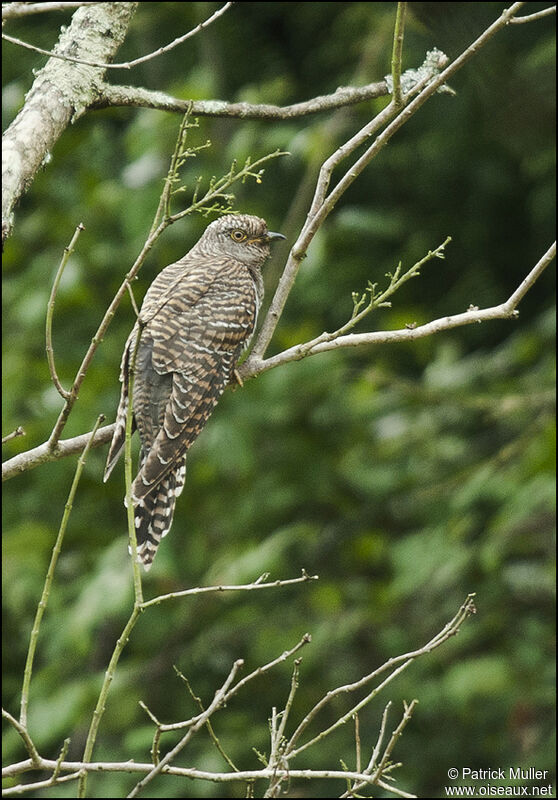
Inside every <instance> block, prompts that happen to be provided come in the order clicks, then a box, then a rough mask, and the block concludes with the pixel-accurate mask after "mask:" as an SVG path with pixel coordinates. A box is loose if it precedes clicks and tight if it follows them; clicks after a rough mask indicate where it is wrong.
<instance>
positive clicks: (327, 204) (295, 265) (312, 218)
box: [240, 3, 524, 377]
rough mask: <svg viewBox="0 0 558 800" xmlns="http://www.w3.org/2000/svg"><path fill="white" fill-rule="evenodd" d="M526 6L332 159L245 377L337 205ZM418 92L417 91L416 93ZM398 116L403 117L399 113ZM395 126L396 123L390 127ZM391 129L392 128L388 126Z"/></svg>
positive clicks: (324, 170) (510, 10)
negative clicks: (337, 172)
mask: <svg viewBox="0 0 558 800" xmlns="http://www.w3.org/2000/svg"><path fill="white" fill-rule="evenodd" d="M523 5H524V3H514V4H513V5H512V6H510V8H508V9H506V10H505V11H504V12H503V13H502V14H501V15H500V17H499V18H498V19H497V20H496V21H495V22H493V23H492V25H490V26H489V27H488V28H487V29H486V30H485V31H484V32H483V33H482V34H481V35H480V36H479V37H478V38H477V39H476V40H475V41H474V42H473V43H472V44H471V45H469V47H467V48H466V49H465V50H464V51H463V53H462V54H461V55H460V56H459V57H458V58H456V59H455V61H453V62H452V63H451V64H450V65H449V66H447V67H446V68H445V69H443V71H442V72H440V73H439V74H438V75H437V76H436V77H432V75H433V74H435V72H434V71H433V72H432V73H431V75H430V78H431V79H429V78H428V76H425V80H424V81H423V83H424V84H426V85H424V88H422V89H421V91H420V92H419V93H418V95H417V96H416V97H415V98H414V99H412V100H411V97H412V95H413V94H414V91H411V92H408V93H407V94H406V95H404V96H403V104H404V107H403V109H402V110H401V111H399V109H398V107H397V106H396V104H395V102H394V101H393V99H392V102H391V103H390V104H389V105H388V106H387V107H386V108H385V109H383V111H381V112H380V113H379V114H378V115H377V116H376V117H375V118H374V119H373V120H372V121H371V122H369V123H368V124H367V125H365V126H364V127H363V128H362V129H361V130H360V131H359V132H358V133H357V134H355V136H353V137H352V138H351V139H350V140H349V141H347V142H345V144H344V145H342V146H341V147H340V148H338V149H337V150H336V151H335V153H333V154H332V156H330V158H329V159H327V160H326V161H325V162H324V164H323V165H322V169H321V170H320V175H319V177H318V182H317V184H316V191H315V194H314V199H313V201H312V204H311V207H310V210H309V212H308V215H307V218H306V222H305V224H304V226H303V228H302V230H301V231H300V234H299V236H298V238H297V240H296V242H295V244H294V245H293V247H292V249H291V253H290V255H289V258H288V260H287V264H286V266H285V270H284V272H283V275H282V276H281V279H280V281H279V284H278V286H277V289H276V291H275V295H274V296H273V299H272V301H271V305H270V307H269V311H268V313H267V316H266V318H265V319H264V321H263V324H262V326H261V329H260V332H259V335H258V338H257V340H256V343H255V345H254V347H253V349H252V353H251V355H250V356H249V357H248V359H247V360H246V361H245V362H244V365H243V370H244V371H243V370H240V374H241V377H244V375H247V374H249V373H250V371H251V368H252V367H253V365H254V363H255V361H256V360H258V359H261V357H262V356H263V355H264V353H265V351H266V349H267V347H268V345H269V343H270V342H271V339H272V337H273V334H274V332H275V328H276V327H277V323H278V321H279V318H280V316H281V314H282V312H283V309H284V307H285V303H286V302H287V298H288V296H289V294H290V291H291V289H292V287H293V285H294V282H295V279H296V276H297V274H298V270H299V269H300V265H301V263H302V260H303V259H304V257H305V255H306V251H307V249H308V247H309V246H310V244H311V242H312V240H313V238H314V236H315V235H316V233H317V231H318V229H319V228H320V226H321V225H322V224H323V222H324V220H325V219H326V218H327V216H328V215H329V213H330V212H331V211H332V210H333V208H334V207H335V205H336V203H337V202H338V201H339V200H340V198H341V196H342V195H343V194H344V192H345V191H346V190H347V189H348V188H349V187H350V186H351V185H352V183H353V182H354V181H355V180H356V178H357V177H358V176H359V175H360V174H361V173H362V171H363V170H364V169H365V167H367V166H368V164H369V163H370V161H371V160H372V159H373V158H374V157H375V156H376V155H377V154H378V153H379V152H380V150H381V149H382V148H383V147H384V146H385V145H386V144H387V142H388V141H389V140H390V139H391V137H392V136H393V135H394V134H395V133H396V132H397V131H398V130H399V129H400V128H401V127H402V126H403V125H404V124H405V123H406V122H407V121H408V120H409V118H410V117H411V116H412V115H413V114H415V113H416V112H417V111H418V110H419V108H420V107H421V106H422V105H423V104H424V103H425V102H426V101H427V100H428V99H429V98H430V97H431V96H432V95H433V94H434V93H435V92H437V91H438V90H439V89H440V88H441V87H442V86H444V85H445V84H446V83H447V81H448V80H449V78H450V77H451V76H453V75H454V74H455V73H456V72H457V71H458V70H459V69H461V67H462V66H464V64H465V63H466V62H467V61H468V60H469V58H471V57H472V56H473V55H475V54H476V53H477V52H478V51H479V49H480V48H481V47H483V46H484V45H485V44H487V42H488V41H490V39H491V38H492V37H493V36H494V35H495V34H496V33H498V32H499V31H500V30H502V29H503V28H504V27H505V26H506V25H507V24H508V22H509V20H510V19H511V18H512V17H513V16H514V15H515V14H517V12H518V11H519V10H520V9H521V8H522V6H523ZM437 54H439V58H438V60H439V65H441V64H442V63H443V59H446V56H444V54H443V53H439V51H437ZM416 88H417V87H415V89H416ZM398 112H399V113H398ZM390 120H391V122H390ZM387 123H389V124H387ZM386 124H387V127H385V128H384V130H383V131H382V133H381V134H380V135H379V136H377V138H376V139H375V141H374V143H373V144H372V145H370V146H369V147H368V149H367V150H366V151H365V152H364V153H363V154H362V155H361V156H360V157H359V158H358V159H357V161H356V162H355V163H354V164H353V165H352V166H351V167H349V168H348V169H347V171H346V172H345V174H344V175H343V176H342V178H341V179H340V180H339V181H338V183H337V185H336V186H335V187H334V188H333V189H332V190H331V191H330V192H329V194H328V193H327V192H328V188H329V182H330V178H331V175H332V172H333V170H334V168H335V167H336V166H338V165H339V164H340V163H341V162H342V161H343V160H344V159H345V158H347V156H348V155H350V154H352V153H353V152H354V151H355V150H356V149H357V148H358V147H360V146H361V145H362V144H364V143H365V142H366V141H367V140H368V139H369V138H370V137H371V136H372V134H374V133H376V132H377V131H378V130H379V129H380V128H381V127H383V126H384V125H386Z"/></svg>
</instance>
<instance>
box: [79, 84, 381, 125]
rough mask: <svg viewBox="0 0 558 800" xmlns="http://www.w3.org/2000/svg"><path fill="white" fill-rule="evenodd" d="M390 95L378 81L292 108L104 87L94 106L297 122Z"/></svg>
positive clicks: (352, 87) (341, 89)
mask: <svg viewBox="0 0 558 800" xmlns="http://www.w3.org/2000/svg"><path fill="white" fill-rule="evenodd" d="M387 94H389V90H388V87H387V83H386V82H385V81H378V82H377V83H369V84H367V85H366V86H341V87H339V89H336V91H335V92H333V94H326V95H322V96H320V97H313V98H311V99H310V100H305V101H304V102H301V103H294V104H293V105H290V106H275V105H267V104H263V105H256V104H252V103H227V102H226V101H224V100H181V99H179V98H177V97H171V96H170V95H168V94H165V93H164V92H154V91H151V90H149V89H143V88H140V87H137V86H111V85H110V84H108V83H104V84H102V86H101V87H100V91H99V95H98V97H97V98H96V99H95V100H94V102H93V103H92V105H91V108H93V109H100V108H108V107H114V106H134V107H136V108H154V109H158V110H159V111H174V112H178V113H180V114H184V113H186V111H188V109H190V108H191V113H192V115H193V116H196V117H238V118H240V119H293V118H295V117H305V116H308V115H309V114H318V113H320V112H322V111H331V110H333V109H336V108H342V107H343V106H350V105H355V104H356V103H362V102H363V101H364V100H372V99H374V98H375V97H383V96H384V95H387Z"/></svg>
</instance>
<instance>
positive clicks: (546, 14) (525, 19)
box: [510, 6, 556, 25]
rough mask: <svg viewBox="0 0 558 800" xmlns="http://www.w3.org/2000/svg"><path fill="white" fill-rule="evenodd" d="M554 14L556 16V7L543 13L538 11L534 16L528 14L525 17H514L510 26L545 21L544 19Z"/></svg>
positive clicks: (551, 7) (544, 10)
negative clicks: (538, 20) (539, 20)
mask: <svg viewBox="0 0 558 800" xmlns="http://www.w3.org/2000/svg"><path fill="white" fill-rule="evenodd" d="M552 14H556V6H550V7H549V8H543V10H542V11H536V12H535V13H534V14H527V15H526V16H524V17H513V18H512V19H510V24H511V25H521V24H523V23H524V22H534V21H535V20H537V19H543V17H550V16H551V15H552Z"/></svg>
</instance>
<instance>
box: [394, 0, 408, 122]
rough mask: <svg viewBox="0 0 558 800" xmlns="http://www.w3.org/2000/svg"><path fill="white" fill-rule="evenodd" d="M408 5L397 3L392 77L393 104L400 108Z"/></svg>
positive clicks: (401, 103)
mask: <svg viewBox="0 0 558 800" xmlns="http://www.w3.org/2000/svg"><path fill="white" fill-rule="evenodd" d="M406 14H407V3H397V12H396V15H395V31H394V34H393V51H392V55H391V77H392V81H393V91H392V94H393V102H394V103H395V105H396V107H397V108H399V107H400V106H402V105H403V96H402V94H401V61H402V56H403V36H404V33H405V16H406Z"/></svg>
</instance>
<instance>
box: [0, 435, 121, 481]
mask: <svg viewBox="0 0 558 800" xmlns="http://www.w3.org/2000/svg"><path fill="white" fill-rule="evenodd" d="M113 432H114V424H112V425H105V426H104V427H103V428H99V430H98V431H97V433H96V434H95V438H94V440H93V442H92V443H91V447H92V448H93V447H100V446H101V445H103V444H106V443H107V442H110V440H111V439H112V434H113ZM90 435H91V433H90V432H89V433H82V434H80V435H79V436H74V437H72V438H71V439H62V440H61V441H59V442H58V444H57V445H56V447H55V448H54V449H53V450H51V449H50V446H49V443H48V442H43V444H40V445H38V446H37V447H33V448H32V449H31V450H26V451H25V452H24V453H18V455H16V456H13V458H10V459H8V460H7V461H4V463H3V464H2V480H3V481H6V480H9V478H13V477H15V476H16V475H20V474H21V473H22V472H27V470H29V469H35V467H38V466H39V465H40V464H45V463H47V462H48V461H57V460H58V459H59V458H66V457H67V456H73V455H75V454H76V453H81V451H82V450H83V448H84V447H85V445H86V444H87V442H88V440H89V437H90ZM10 437H11V434H10ZM11 438H13V437H11Z"/></svg>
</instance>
